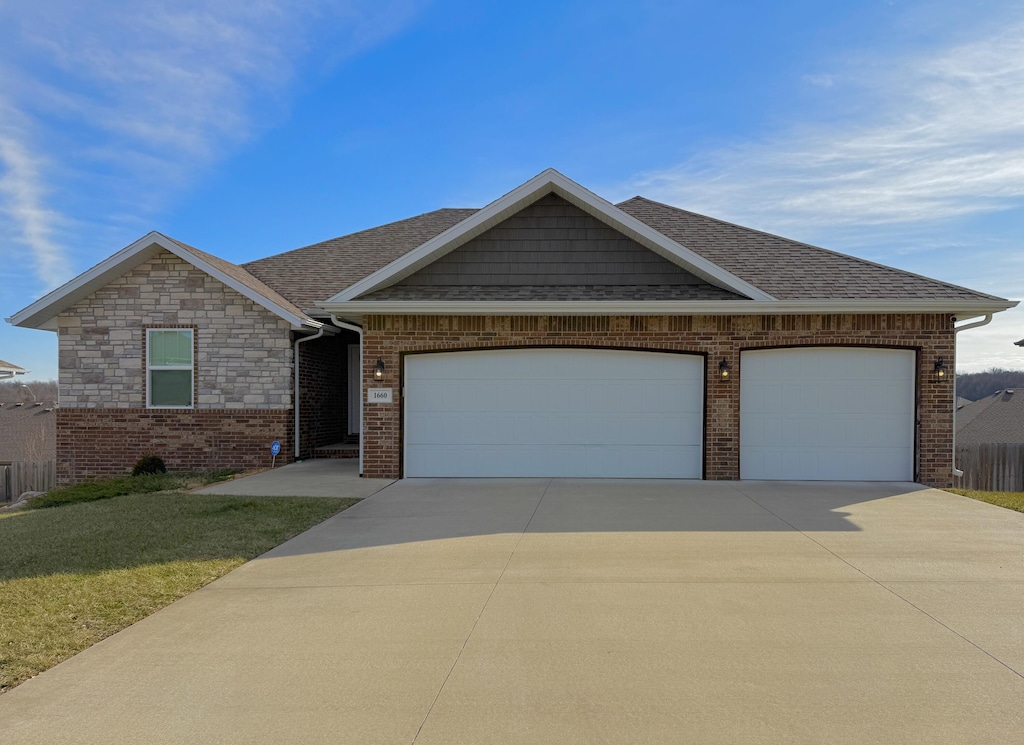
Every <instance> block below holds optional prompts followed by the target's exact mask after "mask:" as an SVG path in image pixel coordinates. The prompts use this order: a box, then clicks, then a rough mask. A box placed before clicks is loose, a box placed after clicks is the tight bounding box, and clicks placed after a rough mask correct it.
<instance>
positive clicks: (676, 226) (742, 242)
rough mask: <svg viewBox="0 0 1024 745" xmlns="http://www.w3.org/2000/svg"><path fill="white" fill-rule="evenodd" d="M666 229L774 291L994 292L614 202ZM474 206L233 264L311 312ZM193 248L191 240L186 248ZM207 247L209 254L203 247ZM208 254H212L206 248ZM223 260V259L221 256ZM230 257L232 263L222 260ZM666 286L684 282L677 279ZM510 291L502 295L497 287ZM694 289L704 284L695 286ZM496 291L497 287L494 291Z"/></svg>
mask: <svg viewBox="0 0 1024 745" xmlns="http://www.w3.org/2000/svg"><path fill="white" fill-rule="evenodd" d="M617 206H618V207H619V209H621V210H623V211H624V212H626V213H628V214H630V215H632V216H633V217H635V218H637V219H638V220H640V221H641V222H644V223H645V224H647V225H649V226H650V227H652V228H654V229H655V230H657V231H659V232H660V233H662V234H664V235H665V236H667V237H669V238H671V239H672V240H674V241H676V242H677V243H679V244H681V245H683V246H684V247H686V248H688V249H690V250H691V251H693V252H694V253H697V254H698V255H700V256H702V257H704V258H705V259H708V260H709V261H711V262H713V263H715V264H717V265H718V266H720V267H721V268H722V269H725V270H726V271H728V272H731V273H732V274H734V275H736V276H737V277H740V278H741V279H743V280H745V281H747V282H749V283H750V284H752V285H754V286H755V287H758V288H760V289H761V290H763V291H765V292H767V293H769V294H771V295H772V296H774V297H775V298H777V299H779V300H812V299H853V300H880V299H894V300H907V299H949V300H954V301H956V300H999V299H1001V298H994V297H993V296H991V295H986V294H983V293H980V292H975V291H974V290H969V289H967V288H964V287H958V286H957V285H952V284H949V283H947V282H940V281H938V280H934V279H929V278H927V277H922V276H920V275H917V274H912V273H910V272H905V271H902V270H900V269H894V268H892V267H887V266H883V265H881V264H875V263H873V262H870V261H865V260H864V259H859V258H856V257H853V256H847V255H845V254H840V253H836V252H835V251H830V250H827V249H823V248H819V247H817V246H811V245H809V244H806V243H801V242H799V241H793V240H790V239H788V238H782V237H780V236H777V235H772V234H770V233H765V232H762V231H759V230H753V229H751V228H745V227H742V226H739V225H734V224H732V223H728V222H723V221H722V220H717V219H715V218H712V217H707V216H704V215H699V214H696V213H694V212H688V211H686V210H682V209H679V208H677V207H671V206H669V205H666V204H661V203H659V202H654V201H652V200H650V199H645V198H644V197H633V198H632V199H629V200H627V201H625V202H622V203H621V204H619V205H617ZM477 211H478V210H475V209H441V210H436V211H434V212H427V213H425V214H423V215H419V216H417V217H411V218H408V219H406V220H400V221H398V222H393V223H389V224H387V225H382V226H380V227H376V228H371V229H369V230H363V231H360V232H358V233H352V234H350V235H345V236H341V237H340V238H334V239H332V240H328V241H324V242H322V243H317V244H314V245H311V246H306V247H305V248H299V249H295V250H293V251H288V252H286V253H281V254H277V255H275V256H270V257H267V258H265V259H259V260H257V261H251V262H248V263H246V264H242V265H241V267H235V268H236V269H240V270H242V271H244V272H246V273H247V274H249V275H251V276H252V277H254V278H255V279H256V280H257V281H259V282H260V283H261V284H264V285H268V286H269V287H270V288H273V290H275V291H276V292H277V293H280V295H283V296H284V297H285V298H288V299H289V300H290V301H292V302H293V303H294V304H295V305H297V306H298V307H300V308H302V309H303V310H305V311H307V312H309V311H313V310H315V309H316V303H317V302H322V301H324V300H327V299H329V298H330V297H332V296H334V295H336V294H337V293H338V292H340V291H341V290H343V289H345V288H346V287H348V286H350V285H352V284H354V283H355V282H358V281H359V280H361V279H363V278H365V277H366V276H368V275H369V274H372V273H373V272H375V271H377V270H378V269H380V268H382V267H384V266H386V265H387V264H389V263H391V262H392V261H394V260H395V259H397V258H399V257H401V256H403V255H404V254H406V253H408V252H409V251H411V250H413V249H414V248H417V247H418V246H420V245H422V244H423V243H425V242H426V241H428V240H430V239H431V238H434V237H435V236H437V235H439V234H440V233H442V232H444V231H445V230H447V229H448V228H451V227H452V226H454V225H456V224H458V223H459V222H461V221H462V220H465V219H466V218H467V217H470V216H471V215H473V214H474V213H476V212H477ZM193 250H195V249H193ZM205 256H206V257H208V256H209V255H208V254H207V255H205ZM208 260H210V259H209V258H208ZM224 263H227V262H224ZM229 266H232V267H234V265H229ZM479 289H480V292H486V293H488V294H485V295H482V294H477V292H476V288H473V287H465V288H458V289H457V290H456V291H455V292H454V294H453V291H452V289H451V288H448V289H447V290H446V291H445V292H444V293H442V292H441V290H440V288H429V287H428V288H418V293H417V292H414V288H402V289H401V290H399V289H397V288H384V289H382V290H378V291H376V292H374V293H372V294H368V295H366V296H364V298H361V299H376V300H394V299H407V300H414V299H415V300H428V299H446V300H462V299H465V300H476V299H484V298H487V299H492V300H498V299H511V300H530V299H538V300H539V299H566V300H574V299H591V298H594V299H597V298H601V299H637V298H640V299H651V300H655V299H701V300H704V299H728V297H734V296H732V295H731V293H728V292H727V291H725V290H723V291H722V293H724V294H723V295H721V296H720V297H719V296H717V295H716V296H715V297H714V298H712V297H704V296H700V297H693V298H690V297H675V296H673V297H672V298H662V297H661V295H660V294H659V292H658V291H656V290H654V289H652V288H625V289H623V290H621V292H619V293H618V294H617V293H613V292H610V291H609V290H608V289H602V288H586V287H580V288H555V289H556V292H555V293H554V294H544V292H547V293H551V292H552V288H547V289H546V290H545V291H543V292H542V291H541V290H540V289H539V288H533V287H524V288H515V289H514V290H511V289H506V290H503V291H501V292H500V293H499V291H498V290H497V288H479ZM671 291H674V292H684V293H685V292H686V291H687V290H685V289H681V288H676V289H673V290H671ZM509 292H511V293H512V294H511V295H509V296H508V297H506V296H505V294H507V293H509ZM702 292H705V293H706V292H710V291H709V290H702ZM502 293H504V294H502Z"/></svg>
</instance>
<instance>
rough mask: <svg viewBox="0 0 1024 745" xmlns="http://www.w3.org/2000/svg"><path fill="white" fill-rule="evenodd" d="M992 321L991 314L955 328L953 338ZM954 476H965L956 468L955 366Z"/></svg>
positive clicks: (954, 380) (954, 395)
mask: <svg viewBox="0 0 1024 745" xmlns="http://www.w3.org/2000/svg"><path fill="white" fill-rule="evenodd" d="M991 321H992V314H991V313H986V314H985V317H984V318H982V319H981V320H980V321H975V322H974V323H968V324H965V325H963V326H953V337H954V340H955V338H956V335H957V334H959V333H960V332H961V331H966V330H967V329H976V328H978V326H984V325H986V324H988V323H991ZM953 322H954V323H955V322H956V319H955V318H954V319H953ZM955 346H956V345H955V342H954V349H955ZM953 475H954V476H955V477H957V478H960V477H961V476H963V475H964V472H963V471H961V470H960V469H959V468H957V467H956V366H955V365H954V367H953Z"/></svg>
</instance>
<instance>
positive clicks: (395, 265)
mask: <svg viewBox="0 0 1024 745" xmlns="http://www.w3.org/2000/svg"><path fill="white" fill-rule="evenodd" d="M549 194H555V195H557V196H558V197H561V198H562V199H563V200H564V201H566V202H568V203H570V204H572V205H575V206H576V207H577V208H579V209H580V210H581V211H583V212H585V213H587V214H589V215H591V216H592V217H594V218H596V219H597V220H598V221H599V222H601V223H602V224H604V225H606V226H608V227H610V228H612V229H614V230H615V231H617V232H618V233H619V234H621V235H623V236H624V237H626V238H629V239H630V240H632V241H634V242H636V243H637V244H638V245H640V246H642V247H644V248H646V249H648V250H650V251H653V252H654V253H655V254H657V255H658V256H660V257H661V258H663V259H665V260H667V261H668V262H669V263H671V264H674V265H676V266H679V267H681V268H683V269H685V270H686V271H687V272H689V273H691V274H693V275H695V276H696V277H698V278H700V280H702V281H703V282H705V283H707V284H710V285H713V286H715V287H718V288H721V289H724V290H727V291H729V292H732V293H735V294H737V295H739V296H741V297H742V298H744V299H751V300H759V301H769V300H772V299H773V298H772V297H771V296H770V295H769V294H767V293H765V292H763V291H762V290H760V289H758V288H757V287H755V286H754V285H752V284H750V283H748V282H745V281H744V280H742V279H740V278H739V277H737V276H735V275H734V274H732V273H730V272H727V271H725V270H723V269H722V268H721V267H719V266H717V265H715V264H714V263H713V262H711V261H708V260H707V259H705V258H704V257H702V256H700V255H698V254H696V253H694V252H693V251H690V250H689V249H687V248H684V247H683V246H681V245H679V244H678V243H676V242H674V241H672V240H671V239H669V238H667V237H666V236H664V235H662V234H661V233H659V232H658V231H656V230H653V229H652V228H651V227H650V226H649V225H646V224H645V223H643V222H642V221H640V220H638V219H636V218H635V217H633V216H631V215H629V214H627V213H625V212H623V211H622V210H620V209H618V208H617V207H615V206H614V205H612V204H610V203H609V202H607V201H605V200H604V199H601V198H600V197H599V196H597V195H596V194H594V193H593V192H590V191H588V190H587V189H584V188H583V187H582V186H580V185H579V184H577V183H575V182H574V181H571V180H570V179H568V178H566V177H565V176H563V175H562V174H560V173H559V172H558V171H555V170H553V169H548V170H546V171H544V172H543V173H541V174H539V175H538V176H536V177H534V178H533V179H530V180H529V181H527V182H526V183H525V184H523V185H522V186H520V187H518V188H517V189H514V190H512V191H511V192H509V193H508V194H506V195H505V196H503V197H501V198H500V199H498V200H496V201H494V202H492V203H491V204H489V205H488V206H487V207H485V208H483V209H482V210H479V211H478V212H475V213H474V214H472V215H471V216H469V217H467V218H466V219H464V220H463V221H462V222H460V223H458V224H457V225H454V226H453V227H451V228H449V229H448V230H445V231H444V232H443V233H441V234H439V235H437V236H436V237H435V238H433V239H431V240H428V241H426V242H425V243H423V244H422V245H421V246H419V247H417V248H415V249H413V250H412V251H410V252H409V253H407V254H405V255H404V256H401V257H400V258H398V259H396V260H394V261H392V262H391V263H390V264H388V265H387V266H385V267H383V268H381V269H379V270H378V271H376V272H374V273H373V274H371V275H369V276H368V277H365V278H364V279H362V280H360V281H359V282H356V283H354V284H353V285H351V286H349V287H348V288H346V289H344V290H342V291H341V292H339V293H338V294H336V295H334V296H333V297H332V298H330V300H328V301H327V302H328V303H342V302H346V301H349V300H354V299H356V298H359V297H361V296H363V295H368V294H369V293H373V292H375V291H377V290H381V289H383V288H385V287H390V286H392V285H395V284H397V283H399V282H401V281H402V280H405V279H406V278H407V277H410V276H411V275H414V274H416V273H417V272H419V271H421V270H422V269H424V268H425V267H427V266H429V265H430V264H433V263H434V262H436V261H439V260H440V259H441V258H442V257H444V256H446V255H447V254H449V253H451V252H452V251H454V250H456V249H458V248H459V247H461V246H463V245H465V244H466V243H468V242H470V241H472V240H473V239H474V238H477V237H479V236H481V235H483V234H484V233H486V232H488V231H489V230H491V229H492V228H494V227H496V226H498V225H499V224H501V223H503V222H504V221H505V220H507V219H508V218H510V217H512V216H513V215H515V214H517V213H519V212H520V211H522V210H523V209H524V208H526V207H529V206H530V205H532V204H533V203H535V202H537V201H538V200H539V199H542V198H544V197H546V196H547V195H549Z"/></svg>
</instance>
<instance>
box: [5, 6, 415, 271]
mask: <svg viewBox="0 0 1024 745" xmlns="http://www.w3.org/2000/svg"><path fill="white" fill-rule="evenodd" d="M415 9H416V3H415V1H414V0H382V1H378V2H375V1H374V0H293V1H291V2H288V1H286V0H222V1H221V2H217V3H209V2H206V1H205V0H201V1H200V0H135V1H129V0H97V1H95V2H89V3H81V2H77V0H53V1H51V2H46V3H11V4H0V99H2V100H4V101H5V102H6V106H7V109H6V110H4V109H0V117H2V118H0V138H2V140H0V168H2V169H3V170H2V172H0V178H2V179H3V180H2V181H0V184H3V188H2V191H0V199H3V202H2V203H0V210H3V212H4V213H5V214H6V215H7V217H8V219H9V220H11V221H13V222H14V223H15V226H16V230H14V231H13V232H14V235H15V236H16V237H17V240H18V242H20V243H21V244H23V245H24V246H27V247H28V248H29V249H30V250H31V251H32V252H33V253H34V255H35V257H36V265H37V266H38V274H39V276H40V278H41V279H42V280H43V281H44V282H45V283H46V284H47V285H53V284H54V283H55V282H57V281H59V280H61V279H66V278H67V277H68V276H69V275H70V274H71V273H73V269H72V267H70V266H69V265H68V264H69V262H68V261H67V260H66V259H67V255H66V254H67V252H66V250H65V249H64V248H63V247H62V245H63V243H64V242H63V241H60V240H58V238H57V236H58V234H59V230H58V228H59V227H60V222H61V221H64V222H67V221H69V220H72V219H77V220H82V221H89V222H93V223H96V222H98V223H101V224H102V223H103V222H104V220H105V215H106V214H115V213H130V214H136V215H138V214H139V213H140V212H142V213H145V212H146V211H151V210H155V209H159V208H160V207H161V206H162V205H163V204H164V203H165V202H166V200H167V199H168V198H169V197H171V196H173V195H174V194H175V193H177V192H178V191H179V190H180V189H182V188H183V187H184V186H186V185H188V184H189V183H191V182H192V181H193V180H194V179H195V178H196V176H197V174H199V173H201V172H202V170H203V169H204V168H206V167H208V166H209V165H210V164H211V163H213V162H215V161H216V160H217V159H218V158H221V157H223V156H224V155H225V154H226V153H229V152H231V151H232V149H234V148H236V147H238V145H239V144H240V143H243V142H245V141H246V140H248V139H250V138H252V137H253V136H254V135H256V134H258V133H259V132H260V131H261V130H263V129H264V128H266V127H267V126H272V125H273V124H274V123H276V122H277V121H279V120H280V118H282V117H283V116H284V115H285V112H286V110H287V103H288V99H289V96H291V95H293V93H294V89H295V88H296V87H297V86H301V85H302V83H301V78H302V77H303V76H304V75H305V74H306V73H307V71H308V69H309V67H310V66H316V67H319V68H320V69H322V68H323V67H329V66H330V65H333V64H337V63H338V62H340V61H341V60H342V59H343V58H344V57H346V56H348V55H351V54H354V53H357V52H359V51H361V50H362V49H364V48H366V47H367V46H369V45H372V44H374V43H377V42H378V41H380V40H381V39H383V38H385V37H387V36H388V35H389V34H391V33H393V32H394V31H396V30H398V29H399V28H401V27H402V26H403V25H405V24H406V23H408V21H409V19H410V18H411V16H412V14H413V13H414V11H415ZM15 124H17V125H18V126H15ZM29 133H31V136H29ZM99 202H102V206H101V209H97V203H99Z"/></svg>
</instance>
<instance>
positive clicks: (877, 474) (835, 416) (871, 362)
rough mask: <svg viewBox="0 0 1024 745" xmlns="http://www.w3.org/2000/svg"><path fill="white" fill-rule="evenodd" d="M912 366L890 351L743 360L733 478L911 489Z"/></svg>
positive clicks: (749, 355)
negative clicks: (895, 484)
mask: <svg viewBox="0 0 1024 745" xmlns="http://www.w3.org/2000/svg"><path fill="white" fill-rule="evenodd" d="M914 365H915V359H914V352H912V351H904V350H893V349H858V348H829V347H811V348H806V349H771V350H758V351H750V352H743V354H742V356H741V361H740V476H741V478H744V479H808V480H837V481H910V480H912V479H913V477H914Z"/></svg>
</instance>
